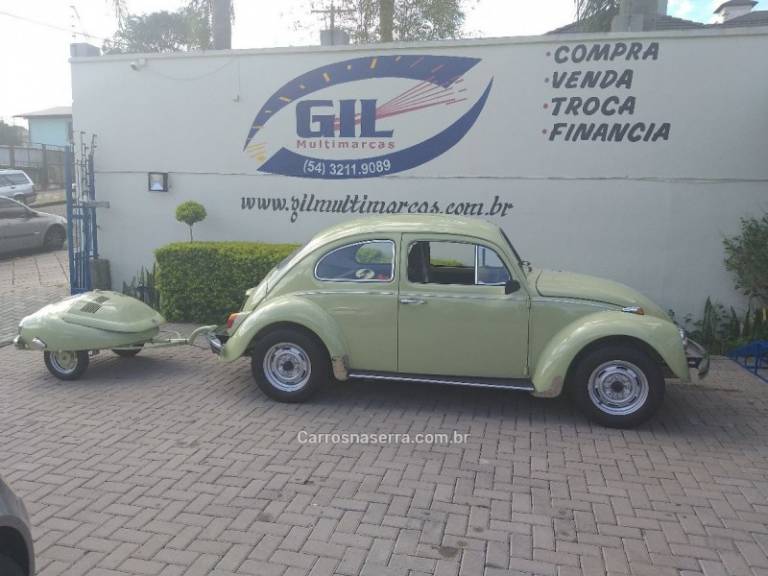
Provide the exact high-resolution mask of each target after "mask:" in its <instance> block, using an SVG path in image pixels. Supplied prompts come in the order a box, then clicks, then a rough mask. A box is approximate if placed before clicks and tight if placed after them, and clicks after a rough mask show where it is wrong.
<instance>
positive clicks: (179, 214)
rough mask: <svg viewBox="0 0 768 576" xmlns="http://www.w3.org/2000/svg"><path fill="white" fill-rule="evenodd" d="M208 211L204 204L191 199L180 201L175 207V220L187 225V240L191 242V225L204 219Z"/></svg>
mask: <svg viewBox="0 0 768 576" xmlns="http://www.w3.org/2000/svg"><path fill="white" fill-rule="evenodd" d="M206 216H208V213H207V212H206V211H205V206H203V205H202V204H200V203H198V202H194V201H193V200H188V201H186V202H182V203H181V204H179V205H178V206H177V207H176V220H178V221H179V222H183V223H184V224H186V225H187V226H189V241H190V242H192V241H193V240H194V238H193V237H192V226H194V225H195V224H197V223H198V222H202V221H203V220H205V217H206Z"/></svg>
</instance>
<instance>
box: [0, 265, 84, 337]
mask: <svg viewBox="0 0 768 576" xmlns="http://www.w3.org/2000/svg"><path fill="white" fill-rule="evenodd" d="M68 268H69V265H68V257H67V251H66V250H57V251H55V252H34V253H24V254H19V255H13V256H3V257H0V346H2V345H3V343H7V342H8V339H9V338H13V337H14V336H15V335H16V328H17V326H18V323H19V320H21V319H22V318H23V317H24V316H26V315H27V314H29V313H30V312H34V311H35V310H37V309H38V308H40V307H41V306H43V305H45V304H48V303H50V302H54V301H56V300H59V299H60V298H63V297H64V296H66V295H67V294H68V293H69V292H68V290H69V288H68V287H69V277H68Z"/></svg>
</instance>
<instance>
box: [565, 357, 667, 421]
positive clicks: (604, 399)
mask: <svg viewBox="0 0 768 576" xmlns="http://www.w3.org/2000/svg"><path fill="white" fill-rule="evenodd" d="M568 387H569V391H570V393H571V397H572V398H573V400H574V402H575V403H576V405H577V406H578V407H579V408H580V409H581V411H582V412H584V414H586V416H587V417H589V418H590V419H591V420H594V421H595V422H598V423H599V424H602V425H603V426H608V427H610V428H632V427H634V426H638V425H639V424H642V423H643V422H645V421H646V420H648V419H649V418H650V417H651V416H653V415H654V414H655V413H656V411H657V410H658V409H659V407H660V406H661V403H662V402H663V400H664V392H665V383H664V374H663V372H662V369H661V366H659V364H657V363H656V362H655V361H654V360H653V359H652V358H651V357H649V356H648V354H646V353H645V352H643V351H642V350H640V349H638V348H635V347H632V346H627V345H607V346H604V347H601V348H596V349H595V350H592V351H591V352H588V353H587V354H586V355H585V356H584V357H583V358H581V359H580V360H579V363H578V364H577V365H576V367H575V369H574V370H573V372H572V375H571V379H570V381H569V382H568Z"/></svg>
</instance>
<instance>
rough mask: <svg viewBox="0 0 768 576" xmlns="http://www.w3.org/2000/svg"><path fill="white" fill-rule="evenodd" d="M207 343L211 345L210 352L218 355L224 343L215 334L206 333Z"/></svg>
mask: <svg viewBox="0 0 768 576" xmlns="http://www.w3.org/2000/svg"><path fill="white" fill-rule="evenodd" d="M207 337H208V345H209V346H210V347H211V352H213V353H214V354H216V355H217V356H219V355H220V354H221V349H222V348H223V347H224V344H223V343H222V341H221V340H220V339H219V337H218V336H217V335H216V334H208V336H207Z"/></svg>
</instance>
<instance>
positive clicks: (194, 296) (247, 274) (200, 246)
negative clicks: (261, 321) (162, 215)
mask: <svg viewBox="0 0 768 576" xmlns="http://www.w3.org/2000/svg"><path fill="white" fill-rule="evenodd" d="M295 248H296V246H295V245H292V244H260V243H255V242H184V243H176V244H169V245H168V246H163V247H162V248H159V249H157V250H156V251H155V257H156V258H157V270H158V274H157V287H158V290H159V292H160V311H161V312H162V314H163V316H165V318H166V319H167V320H170V321H188V322H201V323H205V324H214V323H223V322H224V321H225V320H226V318H227V315H228V314H229V313H231V312H236V311H237V310H239V309H240V307H241V306H242V304H243V301H244V300H245V291H246V290H247V289H248V288H251V287H253V286H256V285H257V284H258V283H259V282H261V279H262V278H264V276H266V274H267V272H269V271H270V270H271V269H272V268H273V267H274V266H275V265H276V264H277V263H278V262H280V261H281V260H282V259H283V258H285V257H286V256H287V255H288V254H290V253H291V252H292V251H293V250H294V249H295Z"/></svg>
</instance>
